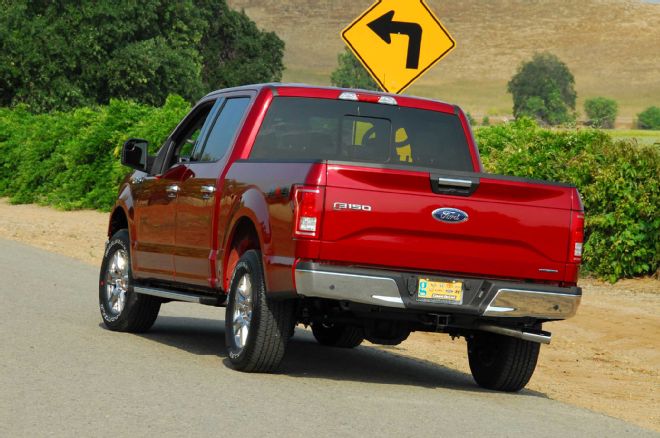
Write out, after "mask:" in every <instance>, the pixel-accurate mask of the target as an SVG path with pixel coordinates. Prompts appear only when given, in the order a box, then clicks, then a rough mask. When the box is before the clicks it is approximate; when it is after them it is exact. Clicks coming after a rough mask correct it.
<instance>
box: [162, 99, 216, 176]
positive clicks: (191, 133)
mask: <svg viewBox="0 0 660 438" xmlns="http://www.w3.org/2000/svg"><path fill="white" fill-rule="evenodd" d="M213 104H214V102H208V103H206V104H204V105H203V106H202V107H201V108H199V110H197V112H196V113H195V114H193V115H192V117H190V120H188V121H187V123H186V124H185V125H184V126H183V127H182V128H181V130H180V132H177V133H176V134H175V137H174V139H173V140H174V148H173V153H172V155H171V157H170V160H169V163H168V166H167V168H169V167H172V166H173V165H175V164H177V163H181V162H188V161H190V160H191V157H192V153H193V150H194V149H195V147H196V146H197V142H198V141H199V140H200V137H201V134H202V131H203V128H204V124H205V123H206V122H207V119H208V116H209V114H210V112H211V109H212V108H213Z"/></svg>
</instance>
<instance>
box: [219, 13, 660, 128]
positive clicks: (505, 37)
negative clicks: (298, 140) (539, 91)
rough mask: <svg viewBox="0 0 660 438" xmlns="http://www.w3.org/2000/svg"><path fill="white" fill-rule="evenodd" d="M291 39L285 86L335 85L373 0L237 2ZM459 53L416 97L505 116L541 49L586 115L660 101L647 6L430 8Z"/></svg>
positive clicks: (625, 117) (658, 24) (627, 113)
mask: <svg viewBox="0 0 660 438" xmlns="http://www.w3.org/2000/svg"><path fill="white" fill-rule="evenodd" d="M228 3H229V4H230V5H231V6H232V7H234V8H237V9H241V8H242V9H244V10H245V12H246V13H247V14H248V15H249V16H250V17H251V18H252V19H254V20H255V21H256V22H257V23H258V24H259V25H260V26H261V27H263V28H265V29H268V30H274V31H276V32H277V33H278V35H280V37H281V38H283V39H284V40H285V41H286V44H287V48H286V55H285V65H286V68H287V69H286V72H285V75H284V79H285V80H287V81H295V82H307V83H313V84H328V83H329V75H330V72H331V71H332V70H333V69H334V68H335V67H336V59H337V54H338V53H339V52H340V51H341V50H342V48H343V42H342V41H341V38H340V36H339V33H340V32H341V30H342V29H343V28H344V27H345V26H346V25H348V24H349V23H350V22H351V21H352V20H353V19H354V18H355V17H357V16H358V15H359V14H360V13H361V12H362V11H363V10H365V9H366V8H367V7H369V6H370V5H371V4H372V3H373V2H372V1H371V0H358V1H355V0H229V1H228ZM428 3H429V4H430V6H431V8H432V9H433V10H434V11H435V12H436V14H437V15H438V16H439V17H440V19H441V21H442V22H443V23H444V24H445V26H446V27H447V28H448V30H449V32H450V33H451V34H452V35H453V36H454V37H455V39H456V40H457V42H458V46H457V48H456V50H454V52H453V53H451V54H450V55H449V56H448V57H447V58H446V59H445V60H443V61H442V62H440V63H439V64H438V65H437V66H436V67H435V68H434V69H433V70H432V71H430V72H429V73H428V74H427V75H426V76H425V77H424V78H423V79H421V80H420V81H419V82H417V84H416V85H415V86H413V87H411V88H410V89H409V91H408V93H410V94H417V95H425V96H430V97H436V98H441V99H444V100H448V101H452V102H456V103H459V104H461V105H462V106H464V107H465V108H467V109H468V110H469V111H471V112H472V113H473V114H476V115H483V114H489V115H506V114H509V113H510V112H511V98H510V96H509V95H508V94H507V93H506V83H507V81H508V80H509V79H510V78H511V76H512V75H513V74H514V73H515V71H516V68H517V67H518V65H519V64H520V62H521V61H522V60H524V59H527V58H529V57H530V56H531V55H532V54H533V53H534V52H535V51H539V50H549V51H551V52H553V53H555V54H557V55H558V56H559V57H560V58H561V59H562V60H564V61H565V62H566V63H567V64H568V66H569V67H570V68H571V70H572V71H573V73H574V74H575V76H576V82H577V90H578V95H579V101H578V108H579V110H580V111H582V102H583V101H584V99H586V98H589V97H594V96H598V95H603V96H608V97H612V98H614V99H616V100H617V101H619V105H620V109H621V111H620V116H621V119H620V122H621V123H623V125H626V124H630V123H631V122H632V119H633V117H634V116H635V115H636V114H637V113H638V112H640V111H641V110H642V109H644V108H645V107H647V106H649V105H652V104H656V105H657V104H659V103H660V44H659V43H658V41H660V4H650V3H643V2H641V1H640V0H583V1H580V2H572V1H568V0H488V1H486V0H463V1H460V2H449V1H439V0H429V1H428Z"/></svg>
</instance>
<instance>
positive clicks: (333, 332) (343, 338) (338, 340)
mask: <svg viewBox="0 0 660 438" xmlns="http://www.w3.org/2000/svg"><path fill="white" fill-rule="evenodd" d="M312 334H313V335H314V338H315V339H316V340H317V341H318V343H319V344H321V345H328V346H330V347H340V348H355V347H357V346H358V345H360V344H361V343H362V341H364V330H363V329H362V328H360V327H355V326H352V325H344V324H329V323H314V324H312Z"/></svg>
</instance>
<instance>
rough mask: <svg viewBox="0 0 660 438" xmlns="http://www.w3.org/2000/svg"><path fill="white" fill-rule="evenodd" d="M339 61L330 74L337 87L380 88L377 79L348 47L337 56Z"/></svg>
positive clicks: (333, 83)
mask: <svg viewBox="0 0 660 438" xmlns="http://www.w3.org/2000/svg"><path fill="white" fill-rule="evenodd" d="M337 62H338V64H339V66H338V67H337V69H336V70H335V71H333V72H332V75H331V76H330V81H331V82H332V85H334V86H335V87H342V88H360V89H363V90H375V91H378V90H380V87H379V86H378V84H376V81H374V80H373V78H372V77H371V75H369V72H368V71H367V70H366V69H365V68H364V67H363V66H362V64H360V61H358V59H357V58H356V57H355V55H354V54H353V52H351V51H350V50H349V49H348V48H346V49H344V52H343V53H340V54H339V56H337Z"/></svg>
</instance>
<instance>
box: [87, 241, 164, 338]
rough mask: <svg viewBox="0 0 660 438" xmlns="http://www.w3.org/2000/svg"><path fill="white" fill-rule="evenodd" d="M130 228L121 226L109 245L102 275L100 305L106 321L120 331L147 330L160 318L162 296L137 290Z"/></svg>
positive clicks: (140, 331)
mask: <svg viewBox="0 0 660 438" xmlns="http://www.w3.org/2000/svg"><path fill="white" fill-rule="evenodd" d="M130 247H131V245H130V240H129V237H128V231H127V230H120V231H118V232H117V233H115V235H114V236H112V238H111V239H110V242H109V243H108V246H107V247H106V249H105V254H104V256H103V262H102V263H101V273H100V278H99V308H100V310H101V317H102V318H103V324H105V326H106V327H107V328H109V329H110V330H114V331H119V332H132V333H142V332H146V331H147V330H149V329H150V328H151V326H152V325H153V324H154V322H155V321H156V318H157V317H158V312H159V311H160V300H159V299H158V298H155V297H150V296H148V295H140V294H138V293H136V292H135V291H133V284H132V283H133V277H132V275H131V251H130Z"/></svg>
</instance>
